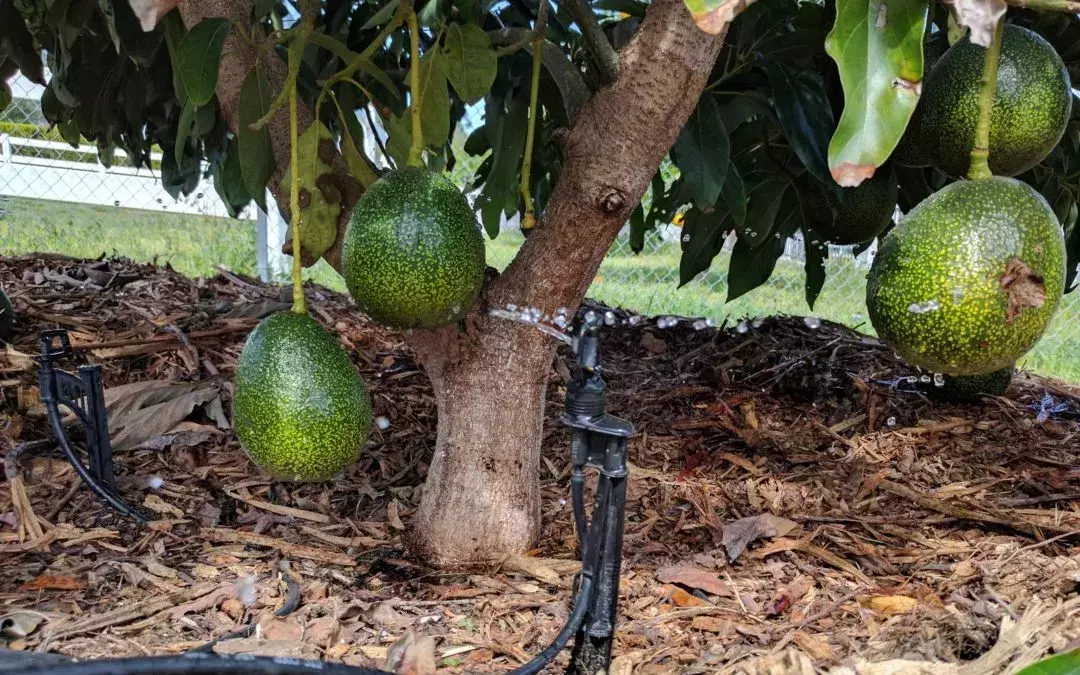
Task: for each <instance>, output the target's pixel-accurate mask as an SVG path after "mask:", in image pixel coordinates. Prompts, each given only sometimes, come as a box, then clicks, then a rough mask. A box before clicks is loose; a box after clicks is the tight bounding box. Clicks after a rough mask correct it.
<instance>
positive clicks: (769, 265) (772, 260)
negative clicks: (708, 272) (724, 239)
mask: <svg viewBox="0 0 1080 675" xmlns="http://www.w3.org/2000/svg"><path fill="white" fill-rule="evenodd" d="M786 241H787V239H786V238H780V239H775V238H772V237H770V238H769V240H768V241H767V242H766V243H765V245H764V246H757V247H754V246H751V245H750V244H748V243H747V242H746V240H745V239H744V238H743V237H739V239H738V240H737V241H736V242H735V246H734V247H733V248H732V250H731V261H730V262H729V263H728V274H727V284H728V293H727V302H731V301H732V300H734V299H736V298H738V297H740V296H742V295H745V294H746V293H749V292H750V291H752V290H754V289H755V288H757V287H758V286H760V285H761V284H763V283H765V282H766V281H768V280H769V277H770V276H771V275H772V272H773V270H774V269H775V268H776V261H777V259H779V258H780V255H781V254H782V253H783V252H784V244H785V242H786Z"/></svg>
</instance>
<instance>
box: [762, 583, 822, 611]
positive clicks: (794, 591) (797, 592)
mask: <svg viewBox="0 0 1080 675" xmlns="http://www.w3.org/2000/svg"><path fill="white" fill-rule="evenodd" d="M813 586H814V580H813V579H811V578H810V577H808V576H806V575H805V574H801V575H799V576H798V577H796V578H795V579H793V580H792V582H791V583H790V584H788V585H786V586H781V587H780V589H779V590H777V592H776V596H775V597H773V599H772V601H770V602H769V604H768V605H767V606H766V607H765V614H766V615H768V616H776V615H777V614H782V613H783V612H785V611H786V610H787V609H789V608H790V607H791V606H792V605H794V604H795V603H796V602H798V601H799V600H801V599H802V598H803V596H804V595H806V594H807V593H809V592H810V589H811V588H812V587H813Z"/></svg>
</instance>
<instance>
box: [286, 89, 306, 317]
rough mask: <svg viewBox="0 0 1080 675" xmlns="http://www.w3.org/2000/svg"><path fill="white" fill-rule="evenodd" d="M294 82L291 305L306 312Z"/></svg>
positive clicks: (291, 104) (291, 91) (291, 97)
mask: <svg viewBox="0 0 1080 675" xmlns="http://www.w3.org/2000/svg"><path fill="white" fill-rule="evenodd" d="M297 107H298V104H297V101H296V82H295V81H294V82H293V84H292V87H291V88H290V89H289V164H290V167H289V217H290V220H292V239H293V242H292V248H293V251H292V253H293V265H292V282H293V290H292V295H293V306H292V311H294V312H296V313H297V314H307V305H306V304H305V301H304V282H303V279H302V278H301V270H302V267H301V264H300V257H301V255H302V253H301V250H300V220H301V218H300V130H299V128H298V127H299V126H300V123H299V122H298V121H297V117H298V114H297Z"/></svg>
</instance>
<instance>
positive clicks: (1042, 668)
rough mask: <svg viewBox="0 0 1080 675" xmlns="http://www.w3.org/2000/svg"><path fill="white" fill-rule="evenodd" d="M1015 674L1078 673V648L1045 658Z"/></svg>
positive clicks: (1054, 674)
mask: <svg viewBox="0 0 1080 675" xmlns="http://www.w3.org/2000/svg"><path fill="white" fill-rule="evenodd" d="M1016 675H1080V649H1074V650H1072V651H1069V652H1064V653H1061V654H1055V655H1053V656H1051V657H1049V658H1045V659H1043V660H1042V661H1039V662H1037V663H1033V664H1031V665H1030V666H1028V667H1026V668H1024V669H1023V670H1021V671H1020V672H1019V673H1017V674H1016Z"/></svg>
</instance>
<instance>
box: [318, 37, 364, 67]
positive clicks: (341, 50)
mask: <svg viewBox="0 0 1080 675" xmlns="http://www.w3.org/2000/svg"><path fill="white" fill-rule="evenodd" d="M308 41H309V42H311V44H313V45H316V46H319V47H322V48H323V49H325V50H327V51H328V52H330V53H332V54H334V55H335V56H337V57H338V58H340V59H341V60H342V61H344V62H346V63H348V62H349V61H351V60H352V59H353V57H354V56H359V54H357V53H356V52H354V51H353V50H351V49H349V47H348V45H346V44H345V43H344V42H342V41H341V40H340V39H338V38H336V37H334V36H333V35H327V34H326V33H322V32H320V31H317V30H314V31H311V34H310V35H308Z"/></svg>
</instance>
